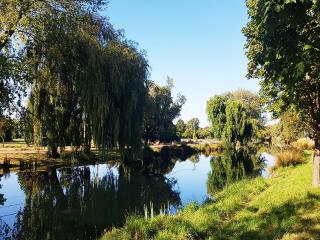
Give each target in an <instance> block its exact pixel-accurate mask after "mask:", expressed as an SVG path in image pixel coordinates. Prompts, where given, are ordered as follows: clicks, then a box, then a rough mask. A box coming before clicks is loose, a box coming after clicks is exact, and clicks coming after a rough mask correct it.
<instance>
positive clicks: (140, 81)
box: [0, 0, 148, 157]
mask: <svg viewBox="0 0 320 240" xmlns="http://www.w3.org/2000/svg"><path fill="white" fill-rule="evenodd" d="M105 5H106V3H105V1H101V0H80V1H78V0H77V1H75V0H72V1H70V0H68V1H67V0H41V1H40V0H35V1H29V0H19V1H15V0H14V1H3V2H1V3H0V6H1V8H0V20H1V28H0V51H1V53H6V54H5V55H4V54H1V57H2V56H5V57H3V58H1V59H0V60H1V64H2V62H3V63H8V61H7V60H8V59H19V60H17V61H15V63H16V64H17V65H18V66H19V68H16V69H17V74H16V75H12V74H11V75H10V71H6V72H5V73H9V76H8V77H7V79H10V80H12V81H13V84H14V85H15V86H18V85H19V84H20V81H19V80H20V79H22V80H23V81H24V82H25V83H26V84H29V85H27V86H28V87H30V88H31V94H30V98H29V106H28V108H29V109H28V110H27V113H28V115H29V116H28V117H29V118H30V119H31V120H32V122H33V123H36V124H35V125H34V127H33V131H34V133H36V135H40V133H41V134H42V135H43V138H44V139H45V141H46V142H47V144H48V153H49V155H50V156H52V157H57V156H58V152H57V150H58V147H60V148H61V149H62V150H63V148H64V147H65V146H66V145H69V144H70V145H72V146H75V147H80V146H81V147H83V148H84V149H89V148H90V145H91V142H92V140H93V141H94V142H95V143H96V145H97V146H98V147H99V148H100V149H106V148H111V147H117V148H119V149H120V150H121V151H124V149H126V148H127V149H132V150H134V151H133V152H135V151H138V150H140V144H141V134H142V125H143V121H142V120H143V106H144V101H145V95H146V92H147V90H146V85H147V84H146V79H147V76H148V63H147V61H146V59H145V56H144V53H143V52H141V51H139V50H138V49H137V46H136V44H134V43H132V42H130V41H127V40H126V39H125V38H124V36H123V35H122V34H121V33H120V32H119V31H116V30H114V29H113V27H112V26H111V24H110V23H109V22H108V21H107V20H106V19H104V18H103V17H101V16H100V15H99V10H101V9H102V8H103V7H104V6H105ZM17 46H18V47H17ZM2 60H3V61H2ZM2 66H4V65H3V64H2ZM8 66H9V65H8ZM8 69H9V70H12V68H11V69H10V66H9V68H8ZM1 86H2V85H1V84H0V87H1ZM7 89H9V88H7ZM9 90H10V89H9ZM9 90H8V91H9ZM9 95H10V94H8V96H9ZM33 136H35V134H33ZM34 139H35V138H34Z"/></svg>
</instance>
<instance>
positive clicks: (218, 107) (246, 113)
mask: <svg viewBox="0 0 320 240" xmlns="http://www.w3.org/2000/svg"><path fill="white" fill-rule="evenodd" d="M261 113H262V108H261V104H260V100H259V97H258V96H257V95H255V94H253V93H251V92H249V91H246V90H238V91H235V92H231V93H225V94H222V95H216V96H214V97H212V98H211V99H210V100H209V101H208V102H207V114H208V119H209V121H210V122H211V127H212V132H213V135H214V137H215V138H223V139H224V140H227V141H228V142H233V143H235V142H237V141H239V142H240V143H246V142H248V141H249V140H251V139H252V138H253V137H257V136H258V134H259V133H260V131H261V129H262V128H263V124H264V119H263V118H262V115H261Z"/></svg>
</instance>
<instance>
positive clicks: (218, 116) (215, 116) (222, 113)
mask: <svg viewBox="0 0 320 240" xmlns="http://www.w3.org/2000/svg"><path fill="white" fill-rule="evenodd" d="M206 111H207V115H208V119H209V121H210V123H211V128H212V133H213V136H214V137H215V138H221V137H222V133H223V129H224V125H225V124H226V99H225V98H224V96H220V95H216V96H214V97H213V98H211V99H210V100H209V101H208V102H207V109H206Z"/></svg>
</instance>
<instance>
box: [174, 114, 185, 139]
mask: <svg viewBox="0 0 320 240" xmlns="http://www.w3.org/2000/svg"><path fill="white" fill-rule="evenodd" d="M176 131H177V136H178V137H180V138H181V137H182V134H183V133H184V132H185V131H186V124H185V122H184V121H183V120H182V119H179V120H178V121H177V123H176Z"/></svg>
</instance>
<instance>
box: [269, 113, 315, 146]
mask: <svg viewBox="0 0 320 240" xmlns="http://www.w3.org/2000/svg"><path fill="white" fill-rule="evenodd" d="M266 134H268V136H271V137H272V140H273V142H277V143H283V142H285V143H291V142H294V141H296V140H298V139H299V138H305V137H312V129H311V128H310V126H309V125H308V123H307V122H306V121H304V120H303V119H302V118H301V116H300V115H299V114H298V113H297V112H296V111H295V110H294V109H289V110H288V111H286V112H284V113H282V114H281V115H280V116H279V122H278V123H277V124H275V125H272V126H268V128H267V129H266Z"/></svg>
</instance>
